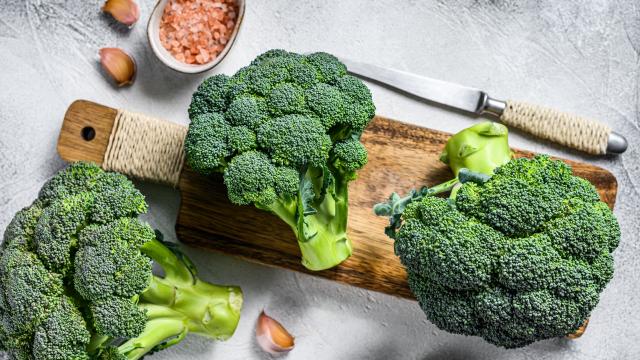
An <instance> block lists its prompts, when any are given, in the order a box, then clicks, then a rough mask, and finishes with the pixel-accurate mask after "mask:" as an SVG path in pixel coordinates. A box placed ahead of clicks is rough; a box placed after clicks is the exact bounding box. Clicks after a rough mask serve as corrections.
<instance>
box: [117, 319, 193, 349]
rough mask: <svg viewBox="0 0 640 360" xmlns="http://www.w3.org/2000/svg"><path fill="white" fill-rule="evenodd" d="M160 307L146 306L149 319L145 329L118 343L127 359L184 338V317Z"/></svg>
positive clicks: (162, 347) (186, 331)
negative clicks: (134, 336)
mask: <svg viewBox="0 0 640 360" xmlns="http://www.w3.org/2000/svg"><path fill="white" fill-rule="evenodd" d="M160 308H161V309H157V308H154V307H149V308H148V313H147V315H148V316H149V321H148V322H147V326H146V328H145V330H144V331H143V332H142V334H140V335H139V336H138V337H136V338H133V339H129V340H127V341H125V342H124V343H123V344H122V345H120V346H119V347H118V352H120V353H121V354H122V355H124V356H126V358H127V359H129V360H137V359H141V358H142V357H144V356H145V355H148V354H149V353H150V352H153V351H158V350H162V349H165V348H167V347H169V346H171V345H175V344H177V343H179V342H180V341H182V339H184V337H185V336H186V335H187V333H188V332H189V330H188V327H187V326H186V324H185V321H184V319H182V318H181V317H180V315H179V314H176V315H175V316H171V314H170V313H169V312H168V311H167V308H164V307H160ZM156 311H157V312H156Z"/></svg>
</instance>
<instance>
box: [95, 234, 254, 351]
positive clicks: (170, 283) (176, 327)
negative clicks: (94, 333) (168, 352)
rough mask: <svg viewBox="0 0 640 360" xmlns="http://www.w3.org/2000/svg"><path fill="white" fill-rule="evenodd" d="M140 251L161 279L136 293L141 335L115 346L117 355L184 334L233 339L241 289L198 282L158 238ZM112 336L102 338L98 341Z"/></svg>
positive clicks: (150, 347) (152, 346)
mask: <svg viewBox="0 0 640 360" xmlns="http://www.w3.org/2000/svg"><path fill="white" fill-rule="evenodd" d="M167 245H168V246H167ZM140 250H141V252H142V253H143V254H145V255H147V256H149V257H150V258H151V259H153V260H154V261H155V262H156V263H157V264H158V265H160V266H161V267H162V270H163V271H164V277H157V276H153V277H152V279H151V282H150V284H149V287H148V288H147V289H146V290H145V291H143V292H142V293H141V294H140V297H139V300H138V303H137V305H138V307H139V308H140V309H141V310H143V311H144V312H145V314H146V317H147V324H146V326H145V328H144V330H143V331H142V333H140V335H138V336H137V337H135V338H131V339H128V340H126V341H125V342H124V343H122V344H120V345H118V346H117V352H118V353H119V354H121V355H123V356H125V358H126V359H129V360H136V359H140V358H142V357H143V356H144V355H146V354H148V353H150V352H155V351H159V350H162V349H165V348H167V347H169V346H172V345H175V344H177V343H179V342H180V341H182V340H183V339H184V338H185V336H186V335H187V334H188V333H194V334H198V335H201V336H205V337H209V338H211V339H214V340H226V339H228V338H229V337H231V335H232V334H233V332H234V331H235V328H236V326H237V324H238V321H239V320H240V309H241V307H242V292H241V291H240V289H239V288H237V287H233V286H220V285H214V284H210V283H208V282H205V281H202V280H201V279H199V278H198V277H197V276H196V272H195V267H194V266H193V264H192V263H191V262H190V261H189V260H188V259H187V258H186V257H184V256H183V255H182V254H181V253H180V252H179V250H177V249H176V248H175V247H173V246H171V245H170V244H165V243H163V242H162V241H160V240H157V239H153V240H151V241H148V242H146V243H145V244H144V245H143V246H142V247H141V248H140ZM176 253H177V254H176ZM110 340H111V339H109V338H104V337H103V338H102V339H101V340H100V341H101V343H102V344H105V343H107V342H109V341H110ZM92 346H94V347H95V346H96V344H95V343H94V344H93V345H92Z"/></svg>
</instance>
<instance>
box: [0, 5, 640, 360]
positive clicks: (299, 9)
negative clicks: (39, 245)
mask: <svg viewBox="0 0 640 360" xmlns="http://www.w3.org/2000/svg"><path fill="white" fill-rule="evenodd" d="M140 2H141V10H142V18H141V21H140V22H139V24H138V25H136V26H135V28H134V29H132V30H131V31H121V30H118V29H117V28H116V27H115V26H113V23H112V22H111V21H110V20H108V19H107V18H106V17H104V16H102V15H101V13H100V11H99V5H100V4H99V3H100V1H98V0H92V1H86V0H68V1H64V0H54V1H45V0H0V84H1V85H2V87H1V89H0V125H1V127H0V228H4V227H5V226H6V224H7V223H8V222H9V221H10V219H11V218H12V216H13V214H14V212H16V211H17V210H18V209H20V208H22V207H23V206H26V205H28V204H29V203H30V202H31V201H32V200H33V199H34V197H35V196H36V193H37V191H38V189H39V188H40V186H41V185H42V184H43V182H44V181H45V180H46V179H47V178H48V177H50V176H51V175H52V174H53V173H54V172H56V171H57V170H58V169H60V168H62V167H63V166H64V163H63V162H62V161H61V160H60V158H59V157H58V155H57V154H56V152H55V145H56V138H57V134H58V130H59V127H60V124H61V121H62V116H63V114H64V111H65V109H66V107H67V106H68V105H69V104H70V103H71V102H72V101H73V100H75V99H78V98H85V99H91V100H94V101H98V102H101V103H104V104H108V105H111V106H114V107H123V108H127V109H130V110H137V111H143V112H147V113H149V114H155V115H160V116H163V117H165V118H167V119H171V120H173V121H176V122H180V123H186V122H187V117H186V107H187V104H188V103H189V98H190V94H191V92H192V91H193V90H194V88H195V87H196V86H197V84H198V83H199V82H200V81H201V80H202V79H203V78H204V76H206V75H210V74H214V73H218V72H225V73H231V72H234V71H235V70H237V69H238V68H239V67H241V66H243V65H244V64H246V63H248V62H249V61H250V60H251V59H252V58H253V57H254V56H255V55H257V54H259V53H260V52H262V51H263V50H266V49H269V48H285V49H289V50H294V51H299V52H307V51H316V50H324V51H329V52H333V53H335V54H338V55H341V56H345V57H346V56H348V57H350V58H353V59H355V60H362V61H369V62H371V63H375V64H378V65H385V66H393V67H396V68H399V69H403V70H409V71H412V72H415V73H421V74H425V75H430V76H433V77H438V78H442V79H448V80H451V81H457V82H460V83H464V84H468V85H471V86H476V87H480V88H483V89H486V90H488V91H490V92H491V93H492V94H493V95H495V96H496V97H500V98H506V97H512V98H516V99H523V100H529V101H535V102H538V103H541V104H546V105H550V106H555V107H558V108H561V109H564V110H568V111H573V112H577V113H580V114H583V115H586V116H590V117H593V118H597V119H601V120H603V121H606V122H607V123H609V124H610V125H611V126H612V127H613V128H614V129H616V130H618V131H619V132H621V133H623V134H625V135H626V136H627V137H628V139H629V140H630V149H629V151H628V152H627V153H626V154H625V155H623V156H621V157H617V158H616V157H610V158H592V157H585V156H582V155H580V154H578V153H575V152H571V151H566V150H565V149H562V148H559V147H556V146H553V145H549V144H546V143H543V142H539V141H536V140H534V139H532V138H530V137H528V136H526V135H523V134H520V133H517V132H514V133H513V135H512V137H511V142H512V144H513V145H515V146H518V147H522V148H526V149H531V150H535V151H542V152H548V153H551V154H553V155H558V156H563V157H567V158H571V159H579V160H584V161H589V162H591V163H594V164H596V165H599V166H603V167H605V168H607V169H609V170H610V171H612V172H613V173H614V174H615V175H616V177H617V179H618V183H619V193H618V200H617V206H616V210H615V212H616V214H617V216H618V218H619V220H620V223H621V226H622V234H623V235H622V241H621V243H620V247H619V248H618V250H617V251H616V253H615V259H616V266H617V269H616V274H615V277H614V279H613V280H612V282H611V283H610V285H609V287H608V288H607V289H606V290H605V292H604V293H603V294H602V299H601V301H600V304H599V305H598V307H597V308H596V309H595V311H594V312H593V314H592V317H591V324H590V326H589V329H588V331H587V333H586V334H585V335H584V336H583V337H582V338H581V339H579V340H577V341H567V340H563V339H558V340H550V341H544V342H540V343H537V344H534V345H531V346H528V347H525V348H522V349H517V350H510V351H507V350H504V349H499V348H496V347H494V346H492V345H489V344H487V343H485V342H483V341H482V340H481V339H479V338H473V337H464V336H458V335H451V334H448V333H445V332H443V331H440V330H438V329H437V328H436V327H435V326H434V325H432V324H431V323H429V322H428V321H427V320H426V319H425V317H424V315H423V313H422V312H421V310H420V309H419V307H418V305H417V303H415V302H412V301H407V300H401V299H398V298H395V297H392V296H386V295H382V294H377V293H372V292H367V291H363V290H360V289H357V288H353V287H348V286H344V285H338V284H335V283H332V282H329V281H326V280H320V279H316V278H314V277H311V276H307V275H301V274H297V273H294V272H289V271H284V270H278V269H270V268H266V267H262V266H258V265H254V264H250V263H247V262H244V261H240V260H236V259H233V258H229V257H225V256H222V255H219V254H215V253H207V252H202V251H196V250H191V249H186V251H187V252H188V253H189V255H191V256H192V257H193V259H194V261H195V262H196V264H197V265H199V267H200V269H201V274H202V276H203V277H204V278H206V279H208V280H210V281H214V282H225V283H233V284H239V285H241V286H242V287H243V289H244V292H245V296H246V302H245V304H246V305H245V308H244V311H243V319H242V321H241V323H240V326H239V328H238V331H237V333H236V335H235V336H234V337H233V338H232V339H231V340H229V341H227V342H219V343H213V342H208V341H205V340H203V339H201V338H198V337H189V338H188V339H187V340H186V341H184V342H183V343H182V344H181V345H180V346H177V347H173V348H171V349H170V350H167V351H164V352H162V353H160V354H158V355H155V356H153V357H152V358H153V359H261V358H266V356H265V355H264V354H262V353H261V352H260V350H259V349H258V348H257V346H256V343H255V341H254V337H253V331H254V322H255V319H256V317H257V315H258V313H259V312H260V310H262V309H266V310H267V311H268V312H269V313H271V314H272V315H273V316H274V317H276V318H277V319H280V320H281V321H282V322H283V323H284V324H285V325H286V326H287V327H288V328H289V329H290V330H291V332H292V333H293V334H295V335H297V346H296V348H295V350H294V351H293V352H291V353H290V354H289V355H288V357H287V358H288V359H379V360H385V359H420V360H434V359H453V360H456V359H638V358H640V335H639V334H638V331H639V330H638V328H639V325H640V324H639V320H640V308H639V305H640V296H639V295H638V286H639V285H640V284H639V281H640V256H638V250H639V249H638V248H639V245H638V234H639V233H640V222H639V221H638V205H640V201H639V200H640V192H639V191H640V180H639V179H640V158H639V152H640V145H639V143H638V140H637V139H638V136H639V135H640V130H639V125H640V124H639V120H640V119H639V116H638V111H639V109H640V92H639V89H638V86H639V84H638V79H639V76H640V72H639V66H638V64H639V61H640V57H639V56H640V5H638V3H637V1H635V0H627V1H615V0H599V1H586V0H585V1H583V0H570V1H554V0H540V1H538V0H530V1H516V0H493V1H487V0H475V1H471V0H469V1H444V0H441V1H437V2H436V1H417V0H413V1H391V0H389V1H375V2H374V1H367V0H358V1H356V0H346V1H333V0H332V1H313V0H304V1H302V0H288V1H287V0H268V1H267V0H249V1H248V3H249V4H248V8H247V14H246V18H245V22H244V26H243V28H242V30H241V33H240V37H239V39H238V41H237V43H236V45H235V47H234V48H233V49H232V51H231V53H230V54H229V56H228V57H227V59H226V60H225V61H224V62H223V63H222V65H220V66H219V67H218V68H216V69H214V70H213V71H212V72H210V73H209V74H205V75H196V76H186V75H180V74H177V73H174V72H172V71H171V70H168V69H167V68H165V67H164V66H163V65H162V64H161V63H160V62H159V61H157V60H156V59H155V58H154V55H153V54H152V52H151V51H150V49H149V47H148V45H147V41H146V37H145V25H146V20H147V18H148V15H149V13H150V11H151V8H152V6H153V0H144V1H140ZM110 46H117V47H122V48H124V49H126V50H128V51H130V52H131V53H132V54H133V55H134V56H135V58H136V60H137V62H138V65H139V75H138V79H137V82H136V83H135V85H134V86H132V87H130V88H125V89H116V88H114V87H112V86H111V85H109V83H108V82H107V81H105V79H104V77H103V75H102V73H101V72H100V69H99V66H98V64H97V50H98V48H100V47H110ZM371 88H372V90H373V93H374V97H375V101H376V104H377V107H378V113H379V114H382V115H386V116H389V117H392V118H397V119H402V120H404V121H408V122H412V123H416V124H419V125H423V126H427V127H431V128H435V129H440V130H446V131H457V130H459V129H461V128H463V127H466V126H468V125H470V124H472V123H473V122H474V121H476V120H475V119H472V118H469V117H465V116H462V115H459V114H455V113H451V112H447V111H444V110H442V109H438V108H434V107H432V106H429V105H427V104H424V103H421V102H419V101H415V100H413V99H409V98H406V97H403V96H400V95H398V94H395V93H393V92H391V91H388V90H386V89H383V88H380V87H378V86H373V85H372V86H371ZM140 186H141V188H142V189H143V191H144V193H145V194H146V195H147V196H148V200H149V202H150V205H151V211H150V212H149V214H148V216H146V218H147V219H148V221H150V222H151V223H152V224H153V225H154V226H156V227H158V228H160V229H161V230H162V231H163V232H164V233H166V234H168V236H169V238H171V239H175V234H174V232H173V226H174V222H175V218H176V212H177V208H178V202H179V195H178V193H177V192H176V191H173V190H170V189H167V188H164V187H162V186H157V185H150V184H140ZM390 251H391V249H390Z"/></svg>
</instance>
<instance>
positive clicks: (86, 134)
mask: <svg viewBox="0 0 640 360" xmlns="http://www.w3.org/2000/svg"><path fill="white" fill-rule="evenodd" d="M80 134H81V135H82V138H83V139H84V140H85V141H91V140H93V138H95V137H96V130H95V129H94V128H92V127H91V126H85V127H84V128H83V129H82V131H81V132H80Z"/></svg>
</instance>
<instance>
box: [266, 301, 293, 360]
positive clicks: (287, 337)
mask: <svg viewBox="0 0 640 360" xmlns="http://www.w3.org/2000/svg"><path fill="white" fill-rule="evenodd" d="M256 340H257V341H258V345H260V347H261V348H262V350H264V351H266V352H268V353H269V354H272V355H277V354H282V353H287V352H289V351H291V350H292V349H293V347H294V346H295V343H294V342H295V338H294V337H293V336H292V335H291V334H289V332H288V331H287V329H285V328H284V326H282V324H280V323H279V322H278V321H276V320H274V319H273V318H271V317H269V316H268V315H267V314H265V313H264V310H263V311H262V312H261V313H260V316H258V323H257V324H256Z"/></svg>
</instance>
